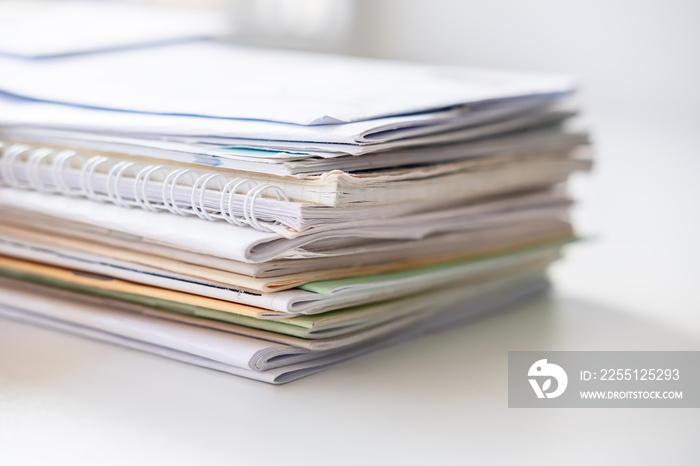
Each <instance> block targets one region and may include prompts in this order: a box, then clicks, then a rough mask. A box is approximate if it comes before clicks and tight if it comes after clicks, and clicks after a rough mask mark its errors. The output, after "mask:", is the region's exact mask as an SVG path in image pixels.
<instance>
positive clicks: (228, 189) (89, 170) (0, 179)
mask: <svg viewBox="0 0 700 466" xmlns="http://www.w3.org/2000/svg"><path fill="white" fill-rule="evenodd" d="M0 153H1V154H2V157H0V184H3V185H8V186H10V187H13V188H22V189H30V190H34V191H42V192H47V193H58V194H61V195H66V196H82V197H86V198H88V199H90V200H93V201H99V202H111V203H113V204H116V205H118V206H120V207H139V208H141V209H144V210H148V211H151V212H158V211H169V212H171V213H173V214H176V215H183V216H184V215H196V216H198V217H199V218H201V219H204V220H208V221H217V220H225V221H226V222H228V223H231V224H233V225H237V226H244V225H249V226H251V227H253V228H255V229H257V230H260V231H272V229H271V228H270V226H271V225H277V224H279V223H280V222H279V220H274V221H273V220H267V219H266V220H263V219H262V218H260V216H259V215H258V214H257V212H256V205H257V202H258V200H259V199H260V198H261V197H262V196H263V195H264V194H268V195H271V196H274V198H275V199H276V200H278V201H289V198H288V196H287V195H286V194H285V192H284V191H283V190H282V188H281V187H279V186H275V185H272V184H268V183H258V182H255V181H253V180H250V179H245V178H235V179H229V178H228V177H226V176H225V175H223V174H221V173H205V174H203V175H200V174H199V173H197V172H196V171H194V170H191V169H187V168H177V169H171V168H168V167H165V166H162V165H147V166H145V167H142V166H141V165H139V164H137V163H135V162H130V161H120V162H117V161H115V160H113V159H111V158H108V157H104V156H101V155H95V156H93V157H90V158H89V159H85V158H84V157H83V156H82V155H80V154H78V153H76V152H74V151H70V150H55V149H51V148H46V147H41V148H32V147H30V146H28V145H25V144H6V143H4V142H2V141H0ZM104 165H106V168H103V169H102V171H99V169H100V168H101V167H103V166H104ZM68 168H71V169H73V170H78V171H79V178H78V182H77V183H73V184H74V186H70V183H69V182H68V181H67V180H66V170H67V169H68ZM22 169H23V171H22ZM42 170H48V171H49V175H50V176H49V178H48V180H49V181H47V178H46V177H43V178H42V176H41V173H42ZM105 170H106V174H105ZM98 173H102V174H104V176H105V177H106V189H105V190H104V192H100V191H98V189H96V187H95V180H96V178H97V174H98ZM18 174H19V175H24V176H23V177H18ZM156 174H158V175H159V176H160V178H161V179H162V180H163V181H162V182H161V186H160V190H159V192H160V196H158V195H154V194H153V192H155V191H153V190H152V193H151V195H150V196H149V194H148V186H149V183H154V182H155V180H154V179H153V178H154V175H156ZM20 178H22V179H20ZM127 179H129V180H130V181H131V182H132V183H133V186H132V188H133V189H131V190H130V191H126V190H124V189H122V188H123V186H124V185H125V184H124V183H125V180H127ZM217 188H218V202H216V203H214V204H211V205H216V206H218V210H217V209H216V208H212V207H211V205H210V206H209V207H207V206H206V205H205V197H206V196H207V195H208V196H209V197H210V199H211V195H212V193H215V192H217ZM186 189H188V190H189V195H188V196H187V198H188V199H189V202H184V200H182V199H183V190H186ZM125 193H126V196H125ZM178 194H179V196H180V199H181V200H180V201H178V199H177V197H178ZM237 199H238V201H236V200H237ZM209 202H210V203H211V200H210V201H209ZM237 202H238V207H239V208H241V206H242V215H236V214H235V212H234V206H235V205H236V203H237Z"/></svg>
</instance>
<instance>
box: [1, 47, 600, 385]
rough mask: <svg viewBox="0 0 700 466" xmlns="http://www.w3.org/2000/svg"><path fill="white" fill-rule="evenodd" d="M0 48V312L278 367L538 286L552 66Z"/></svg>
mask: <svg viewBox="0 0 700 466" xmlns="http://www.w3.org/2000/svg"><path fill="white" fill-rule="evenodd" d="M1 65H2V69H3V73H0V91H2V100H1V101H0V140H1V141H2V143H0V144H1V145H2V147H1V151H2V155H1V157H0V183H1V184H2V187H0V218H2V221H1V223H0V315H2V316H4V317H7V318H11V319H16V320H20V321H26V322H29V323H35V324H39V325H43V326H48V327H52V328H56V329H59V330H64V331H68V332H73V333H77V334H80V335H85V336H87V337H90V338H94V339H98V340H104V341H107V342H111V343H116V344H120V345H124V346H127V347H130V348H135V349H139V350H143V351H146V352H150V353H155V354H158V355H161V356H165V357H169V358H173V359H177V360H180V361H185V362H189V363H192V364H197V365H200V366H204V367H208V368H212V369H217V370H220V371H225V372H228V373H231V374H235V375H240V376H244V377H249V378H251V379H256V380H261V381H264V382H270V383H284V382H288V381H291V380H294V379H297V378H300V377H303V376H305V375H308V374H311V373H314V372H317V371H319V370H321V369H324V368H326V367H328V366H330V365H333V364H336V363H338V362H341V361H344V360H347V359H349V358H352V357H355V356H358V355H361V354H364V353H367V352H369V351H373V350H376V349H379V348H383V347H386V346H388V345H393V344H396V343H399V342H401V341H405V340H407V339H410V338H414V337H416V336H418V335H421V334H425V333H427V332H433V331H436V330H439V329H443V328H445V327H450V326H453V325H454V324H456V323H458V322H460V321H464V320H467V319H469V318H471V317H473V316H475V315H478V314H481V313H484V312H487V311H491V310H495V309H498V308H500V307H503V306H506V305H509V304H511V303H515V302H518V301H519V300H522V299H525V298H528V297H531V296H534V295H537V294H539V293H541V292H543V291H545V290H546V289H547V288H548V282H547V280H546V271H547V268H548V266H549V265H550V264H551V263H552V262H553V261H554V260H556V259H557V258H558V257H559V256H560V249H561V247H562V246H563V245H564V244H566V243H567V242H570V241H571V240H572V239H573V238H574V234H573V231H572V227H571V225H570V223H569V221H568V210H569V208H570V205H571V200H570V199H569V198H568V197H567V194H566V190H565V188H564V184H565V182H566V181H567V178H568V177H569V175H571V174H572V173H573V172H575V171H578V170H586V169H588V167H589V164H590V160H589V156H588V151H587V145H588V139H587V135H586V134H585V133H581V132H575V131H569V130H566V122H567V120H568V119H569V118H570V117H572V116H573V115H574V113H575V111H574V110H572V108H571V105H570V103H569V102H570V99H569V97H570V96H571V95H572V94H573V92H574V87H573V84H572V81H571V80H570V79H569V78H568V77H562V76H559V75H549V74H544V75H543V74H528V73H513V72H502V71H490V70H483V69H471V68H464V67H440V66H427V65H418V64H407V63H394V62H386V61H377V60H369V59H359V58H349V57H337V56H327V55H313V54H307V53H300V52H290V51H272V50H261V49H252V48H237V47H233V46H230V45H225V44H220V43H217V42H212V41H198V42H194V43H185V44H183V43H180V44H176V45H167V46H157V47H155V46H151V47H143V48H138V49H134V48H133V47H130V48H129V49H128V50H122V51H119V50H111V51H109V52H100V53H80V54H74V55H66V56H61V57H53V58H50V59H49V58H37V57H34V58H27V57H24V58H4V59H2V63H1ZM456 357H460V355H456Z"/></svg>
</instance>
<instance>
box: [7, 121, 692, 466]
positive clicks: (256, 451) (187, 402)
mask: <svg viewBox="0 0 700 466" xmlns="http://www.w3.org/2000/svg"><path fill="white" fill-rule="evenodd" d="M594 116H595V115H594ZM593 123H594V130H595V136H596V138H595V139H596V147H597V151H598V156H599V163H598V166H597V168H596V171H595V172H594V173H593V174H592V175H590V176H578V177H577V179H576V180H574V191H575V193H576V194H577V195H578V196H579V198H581V205H580V206H579V208H578V211H577V214H576V217H577V219H578V221H579V225H581V226H582V227H583V230H584V232H594V233H595V234H596V238H595V239H594V240H592V241H590V242H588V243H586V244H581V245H578V246H575V247H573V248H571V249H570V251H569V254H568V256H567V258H566V259H565V260H564V261H562V262H561V263H559V264H558V265H557V266H556V267H555V269H554V271H553V274H552V275H553V278H554V281H555V284H556V289H555V291H554V292H553V293H552V294H551V295H550V296H548V297H545V298H542V299H538V300H537V301H534V302H531V303H528V304H524V305H521V306H517V307H516V308H512V309H510V310H509V311H508V312H504V313H499V314H497V315H492V316H489V317H485V318H481V319H479V320H477V321H474V322H472V323H470V324H468V325H463V326H460V327H457V328H453V329H451V330H449V331H447V332H444V333H441V334H437V335H432V336H429V337H425V338H422V339H420V340H417V341H414V342H411V343H408V344H404V345H402V346H400V347H395V348H391V349H388V350H384V351H381V352H379V353H376V354H372V355H368V356H365V357H362V358H360V359H357V360H354V361H351V362H349V363H346V364H343V365H341V366H338V367H335V368H332V369H330V370H327V371H325V372H323V373H320V374H317V375H314V376H311V377H308V378H306V379H302V380H300V381H297V382H294V383H291V384H288V385H284V386H270V385H266V384H262V383H258V382H253V381H250V380H246V379H241V378H236V377H234V376H231V375H227V374H223V373H218V372H214V371H210V370H206V369H201V368H198V367H193V366H189V365H186V364H182V363H178V362H174V361H170V360H167V359H162V358H159V357H156V356H151V355H147V354H142V353H139V352H136V351H132V350H127V349H122V348H119V347H115V346H111V345H108V344H103V343H98V342H94V341H90V340H86V339H83V338H79V337H74V336H70V335H67V334H62V333H57V332H54V331H49V330H45V329H41V328H36V327H31V326H27V325H23V324H18V323H14V322H10V321H6V320H1V321H0V465H8V466H9V465H12V466H14V465H25V464H27V465H40V464H41V465H44V464H51V465H62V464H66V465H76V464H91V465H97V464H99V465H105V464H108V465H111V464H115V465H116V464H120V465H121V464H130V465H137V464H138V465H140V464H169V465H171V466H175V465H180V464H183V465H184V464H207V465H209V464H215V465H219V464H261V465H267V464H274V465H277V466H280V465H287V464H290V465H291V464H324V465H325V464H379V463H390V464H395V463H399V462H400V463H401V464H439V463H445V464H507V463H511V464H512V463H517V464H533V465H534V464H554V463H559V462H561V464H589V463H596V464H638V465H641V464H683V465H685V464H688V465H690V464H698V461H700V460H698V455H699V454H700V447H699V446H698V441H697V439H696V437H697V434H698V426H699V425H700V410H697V409H646V410H642V409H588V410H585V409H556V410H555V409H530V410H518V409H509V408H508V407H507V375H506V369H507V351H508V350H652V349H658V350H700V291H699V290H700V285H699V284H698V277H700V248H699V247H698V238H700V224H699V216H698V201H700V183H698V174H699V173H700V170H699V169H700V159H699V158H698V156H699V155H700V136H698V134H699V132H698V131H697V128H698V127H700V125H698V123H700V121H698V118H697V116H694V115H693V116H691V117H688V118H681V117H680V116H677V118H675V119H673V120H667V119H664V118H661V117H660V118H651V117H644V116H638V117H637V118H635V119H631V118H616V117H615V116H614V114H613V113H608V114H600V112H599V114H598V115H597V116H595V118H594V119H593ZM693 132H695V134H693ZM438 461H439V463H438Z"/></svg>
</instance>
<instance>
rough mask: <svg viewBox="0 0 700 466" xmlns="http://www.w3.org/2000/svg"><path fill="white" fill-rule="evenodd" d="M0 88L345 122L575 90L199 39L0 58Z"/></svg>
mask: <svg viewBox="0 0 700 466" xmlns="http://www.w3.org/2000/svg"><path fill="white" fill-rule="evenodd" d="M0 66H2V69H3V73H2V74H0V90H3V91H5V92H8V93H10V94H13V95H17V96H22V97H29V98H33V99H38V100H43V101H48V102H63V103H70V104H75V105H81V106H87V107H97V108H106V109H118V110H126V111H136V112H144V113H155V114H173V115H183V116H187V115H194V116H206V117H219V118H235V119H245V120H263V121H276V122H286V123H295V124H301V125H316V124H335V123H348V122H353V121H362V120H369V119H373V118H380V117H386V116H391V115H405V114H409V113H415V112H425V111H431V110H437V109H443V108H447V107H452V106H456V105H466V104H474V103H477V102H484V101H488V100H494V99H504V98H513V97H523V96H531V95H550V94H560V93H566V92H570V91H571V90H572V88H573V83H572V80H571V78H570V77H565V76H561V75H554V74H532V73H518V72H506V71H493V70H484V69H474V68H465V67H455V66H451V67H450V66H431V65H419V64H410V63H399V62H389V61H381V60H372V59H363V58H353V57H341V56H331V55H316V54H311V53H303V52H292V51H272V50H264V49H252V48H243V47H232V46H225V45H222V44H216V43H208V42H205V43H194V44H187V45H181V46H171V47H159V48H157V49H143V50H135V51H128V52H115V53H111V54H109V55H104V54H101V55H86V56H77V57H69V58H65V59H61V60H60V61H59V62H45V61H41V62H23V61H17V60H14V61H13V60H3V61H2V63H1V65H0Z"/></svg>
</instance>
